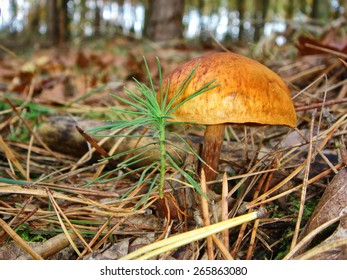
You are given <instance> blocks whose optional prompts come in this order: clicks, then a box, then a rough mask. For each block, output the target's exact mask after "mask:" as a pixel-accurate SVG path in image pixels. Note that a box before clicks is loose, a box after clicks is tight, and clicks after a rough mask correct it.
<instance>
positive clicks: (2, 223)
mask: <svg viewBox="0 0 347 280" xmlns="http://www.w3.org/2000/svg"><path fill="white" fill-rule="evenodd" d="M0 227H2V229H3V230H4V231H5V232H6V233H7V234H8V235H9V236H10V237H11V238H12V239H13V240H14V241H15V242H16V243H17V244H18V245H19V246H20V247H22V249H23V250H24V251H25V252H27V253H28V254H29V255H30V256H32V257H33V258H34V259H35V260H43V258H42V257H41V256H40V255H39V254H38V253H36V252H35V251H34V249H33V248H31V247H30V246H29V245H28V244H27V243H26V242H25V241H24V240H23V239H22V238H21V237H20V236H19V235H18V234H17V233H16V232H15V231H14V230H13V229H12V228H11V227H10V226H8V225H7V224H6V222H5V221H4V220H3V219H1V218H0Z"/></svg>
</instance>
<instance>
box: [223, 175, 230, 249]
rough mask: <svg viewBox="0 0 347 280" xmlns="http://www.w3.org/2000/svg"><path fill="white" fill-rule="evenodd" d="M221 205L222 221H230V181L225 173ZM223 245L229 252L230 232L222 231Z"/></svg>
mask: <svg viewBox="0 0 347 280" xmlns="http://www.w3.org/2000/svg"><path fill="white" fill-rule="evenodd" d="M221 203H222V206H221V208H222V215H221V220H222V221H226V220H227V219H228V213H229V209H228V179H227V174H226V173H225V172H224V175H223V184H222V197H221ZM222 243H223V244H224V246H225V248H226V249H227V250H228V251H229V247H230V246H229V230H227V229H226V230H223V231H222Z"/></svg>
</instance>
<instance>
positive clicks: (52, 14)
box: [47, 0, 69, 46]
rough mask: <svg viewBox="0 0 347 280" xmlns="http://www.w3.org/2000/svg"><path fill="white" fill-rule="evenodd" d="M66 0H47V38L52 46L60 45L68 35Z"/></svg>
mask: <svg viewBox="0 0 347 280" xmlns="http://www.w3.org/2000/svg"><path fill="white" fill-rule="evenodd" d="M67 2H68V0H48V1H47V38H48V41H49V44H50V45H52V46H62V45H64V43H65V42H66V40H67V39H68V37H69V29H68V25H69V24H68V23H69V18H68V10H67Z"/></svg>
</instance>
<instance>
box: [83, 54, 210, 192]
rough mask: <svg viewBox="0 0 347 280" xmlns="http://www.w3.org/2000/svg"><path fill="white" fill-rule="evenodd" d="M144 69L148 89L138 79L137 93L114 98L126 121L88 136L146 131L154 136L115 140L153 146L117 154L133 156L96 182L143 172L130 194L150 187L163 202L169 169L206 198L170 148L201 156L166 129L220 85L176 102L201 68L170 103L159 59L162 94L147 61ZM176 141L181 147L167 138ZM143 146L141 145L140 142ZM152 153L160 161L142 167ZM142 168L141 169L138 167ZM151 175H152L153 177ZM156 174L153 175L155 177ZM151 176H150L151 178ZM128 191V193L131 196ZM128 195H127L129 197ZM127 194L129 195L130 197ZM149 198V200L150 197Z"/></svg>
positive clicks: (108, 126) (130, 92) (187, 80)
mask: <svg viewBox="0 0 347 280" xmlns="http://www.w3.org/2000/svg"><path fill="white" fill-rule="evenodd" d="M144 62H145V67H146V72H147V75H148V79H149V85H150V86H149V87H148V86H146V85H145V84H143V83H140V82H139V81H137V80H136V79H134V80H135V82H136V92H133V91H131V90H130V89H127V88H125V91H126V94H127V98H123V97H120V96H117V95H113V97H114V98H116V99H117V100H119V101H121V102H122V103H124V104H126V105H128V107H129V109H113V110H116V111H118V112H119V113H121V114H123V115H125V116H127V119H122V120H113V121H111V123H110V124H109V125H105V126H102V127H98V128H95V129H92V130H89V132H93V133H98V132H101V131H105V130H124V129H126V130H128V131H130V130H131V131H136V130H138V129H142V131H143V129H145V131H151V132H152V134H151V135H146V134H143V133H139V134H138V135H131V136H125V135H116V137H139V138H142V137H151V138H152V140H153V141H152V142H151V143H149V144H145V145H143V146H140V147H136V148H134V149H132V150H129V151H126V152H123V153H119V154H116V155H114V156H112V157H117V158H119V157H121V156H124V155H132V156H130V157H128V158H127V159H126V160H123V161H122V162H121V163H120V164H118V166H117V168H116V169H115V170H112V171H110V172H107V173H105V174H103V175H102V176H101V177H99V178H98V179H97V180H103V182H106V181H111V180H117V179H119V178H120V177H122V176H126V175H129V174H131V173H134V172H140V174H141V176H140V178H139V180H138V182H137V184H136V185H135V186H134V187H133V188H132V189H131V190H130V191H132V190H133V189H134V188H136V187H137V186H140V185H141V184H143V183H147V184H148V185H149V191H148V194H149V193H151V192H152V191H156V190H157V191H158V193H159V197H160V198H163V196H164V185H165V182H166V180H167V176H166V173H167V171H168V170H169V169H174V170H176V171H178V173H179V174H181V175H182V176H183V177H184V178H185V180H186V181H187V183H189V184H190V185H192V186H193V187H194V188H195V189H196V190H197V191H198V192H199V193H200V194H202V195H203V193H202V191H201V189H200V185H199V184H198V183H197V182H196V181H195V179H194V178H193V177H192V176H191V175H190V174H188V173H187V172H186V171H185V170H184V169H183V168H182V167H181V166H180V165H179V163H177V161H176V160H175V158H174V157H173V156H172V154H171V153H170V152H169V151H168V147H170V146H171V148H172V149H171V150H179V151H181V152H184V153H186V154H193V155H194V156H196V157H197V158H199V159H200V160H201V158H200V157H199V155H198V154H197V153H196V152H195V151H194V150H193V149H192V148H191V147H190V145H189V144H188V143H187V142H186V141H185V140H184V139H183V138H182V137H181V136H179V135H178V134H176V133H174V132H170V131H168V129H167V126H168V125H169V124H172V123H174V122H172V121H171V115H172V114H173V113H174V112H175V111H176V110H177V109H178V108H179V107H180V106H182V105H183V104H184V103H185V102H188V101H189V100H191V99H193V98H194V97H196V96H198V95H200V94H202V93H204V92H206V91H208V90H210V89H212V88H215V87H216V86H217V85H214V81H211V82H209V83H207V84H205V85H204V86H202V87H201V88H200V89H198V90H197V91H196V92H195V93H194V94H192V95H191V96H189V97H188V98H186V99H184V100H182V101H180V102H177V101H178V100H179V98H180V96H181V94H182V93H183V92H184V90H185V89H186V87H187V86H188V84H189V83H190V81H191V80H192V78H193V76H194V74H195V72H196V69H197V67H198V65H196V67H195V68H194V69H193V70H192V71H191V72H190V73H189V75H188V76H187V77H186V79H184V81H183V82H182V84H181V85H180V86H179V88H178V90H177V91H176V92H175V94H174V97H173V98H171V100H170V101H168V100H167V95H168V90H169V87H170V81H168V83H167V86H166V88H165V89H164V88H163V78H162V72H161V65H160V61H159V59H157V66H158V72H159V90H158V91H157V90H156V89H155V86H154V83H153V80H152V77H151V75H150V71H149V68H148V65H147V62H146V60H144ZM169 135H171V137H172V136H173V137H175V138H176V139H177V140H178V141H179V142H180V143H181V144H182V145H178V144H177V142H176V141H175V143H174V142H173V141H170V140H169V139H168V136H169ZM139 143H140V142H139ZM151 152H153V153H157V154H158V155H159V156H158V158H157V159H154V160H153V162H151V163H149V164H147V165H145V166H141V162H143V163H144V162H146V160H147V159H148V158H149V157H150V156H148V155H149V154H150V153H151ZM138 166H140V167H138ZM121 170H123V171H124V170H125V172H123V173H122V175H119V176H116V177H113V178H111V179H104V178H105V177H106V176H108V175H110V173H113V174H118V173H119V172H118V171H121ZM150 174H151V175H150ZM152 174H153V175H152ZM149 175H150V176H149ZM130 191H129V192H130ZM129 192H127V194H129ZM127 194H126V195H127ZM126 195H125V196H126ZM147 197H148V196H147Z"/></svg>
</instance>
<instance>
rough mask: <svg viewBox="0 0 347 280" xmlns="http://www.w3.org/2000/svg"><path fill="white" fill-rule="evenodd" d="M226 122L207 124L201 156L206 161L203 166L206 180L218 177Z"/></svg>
mask: <svg viewBox="0 0 347 280" xmlns="http://www.w3.org/2000/svg"><path fill="white" fill-rule="evenodd" d="M224 130H225V124H214V125H206V130H205V135H204V144H203V147H202V153H201V158H202V159H203V160H204V161H205V164H204V163H203V164H202V168H203V169H204V171H205V175H206V181H207V182H208V181H212V180H215V179H216V177H217V174H218V173H217V171H218V163H219V155H220V150H221V148H222V144H223V139H224Z"/></svg>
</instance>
